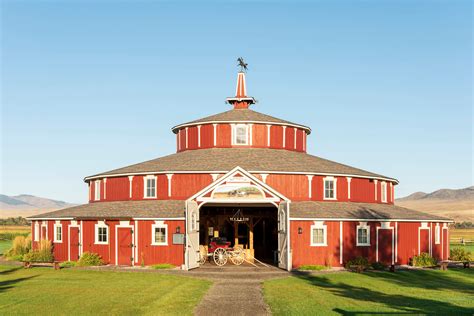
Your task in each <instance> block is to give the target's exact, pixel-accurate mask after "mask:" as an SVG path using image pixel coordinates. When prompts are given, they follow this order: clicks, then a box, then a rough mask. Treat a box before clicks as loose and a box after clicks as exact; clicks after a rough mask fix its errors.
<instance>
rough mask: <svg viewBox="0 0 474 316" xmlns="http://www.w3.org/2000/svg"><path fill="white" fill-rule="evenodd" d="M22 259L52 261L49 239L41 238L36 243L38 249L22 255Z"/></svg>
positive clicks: (51, 248)
mask: <svg viewBox="0 0 474 316" xmlns="http://www.w3.org/2000/svg"><path fill="white" fill-rule="evenodd" d="M23 260H24V261H31V262H52V261H54V256H53V247H52V245H51V241H49V240H45V239H42V240H40V241H39V243H38V249H37V250H33V251H30V252H28V253H26V254H24V255H23Z"/></svg>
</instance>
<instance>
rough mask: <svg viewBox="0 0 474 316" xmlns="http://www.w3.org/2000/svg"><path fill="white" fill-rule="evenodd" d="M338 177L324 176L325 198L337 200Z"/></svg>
mask: <svg viewBox="0 0 474 316" xmlns="http://www.w3.org/2000/svg"><path fill="white" fill-rule="evenodd" d="M336 181H337V180H336V179H335V178H334V177H326V178H324V199H325V200H336V197H337V195H336Z"/></svg>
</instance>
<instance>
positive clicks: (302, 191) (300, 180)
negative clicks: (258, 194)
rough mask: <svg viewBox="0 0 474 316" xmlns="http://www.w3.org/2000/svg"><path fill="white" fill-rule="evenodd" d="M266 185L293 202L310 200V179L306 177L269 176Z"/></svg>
mask: <svg viewBox="0 0 474 316" xmlns="http://www.w3.org/2000/svg"><path fill="white" fill-rule="evenodd" d="M266 183H267V184H268V185H269V186H271V187H272V188H274V189H275V190H277V191H278V192H280V193H282V194H283V195H285V196H286V197H287V198H289V199H291V200H294V201H298V200H308V177H307V176H305V175H281V174H269V175H268V177H267V181H266Z"/></svg>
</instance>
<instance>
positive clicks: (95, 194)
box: [94, 180, 100, 201]
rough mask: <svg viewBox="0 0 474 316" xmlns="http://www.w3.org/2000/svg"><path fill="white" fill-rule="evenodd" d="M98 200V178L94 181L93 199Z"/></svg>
mask: <svg viewBox="0 0 474 316" xmlns="http://www.w3.org/2000/svg"><path fill="white" fill-rule="evenodd" d="M99 200H100V180H95V182H94V201H99Z"/></svg>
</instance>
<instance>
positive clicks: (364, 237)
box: [357, 222, 370, 246]
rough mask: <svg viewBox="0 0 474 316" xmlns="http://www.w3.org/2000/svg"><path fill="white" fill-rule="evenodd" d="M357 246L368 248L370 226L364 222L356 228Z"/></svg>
mask: <svg viewBox="0 0 474 316" xmlns="http://www.w3.org/2000/svg"><path fill="white" fill-rule="evenodd" d="M357 246H370V226H367V223H366V222H361V223H360V225H358V226H357Z"/></svg>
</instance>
